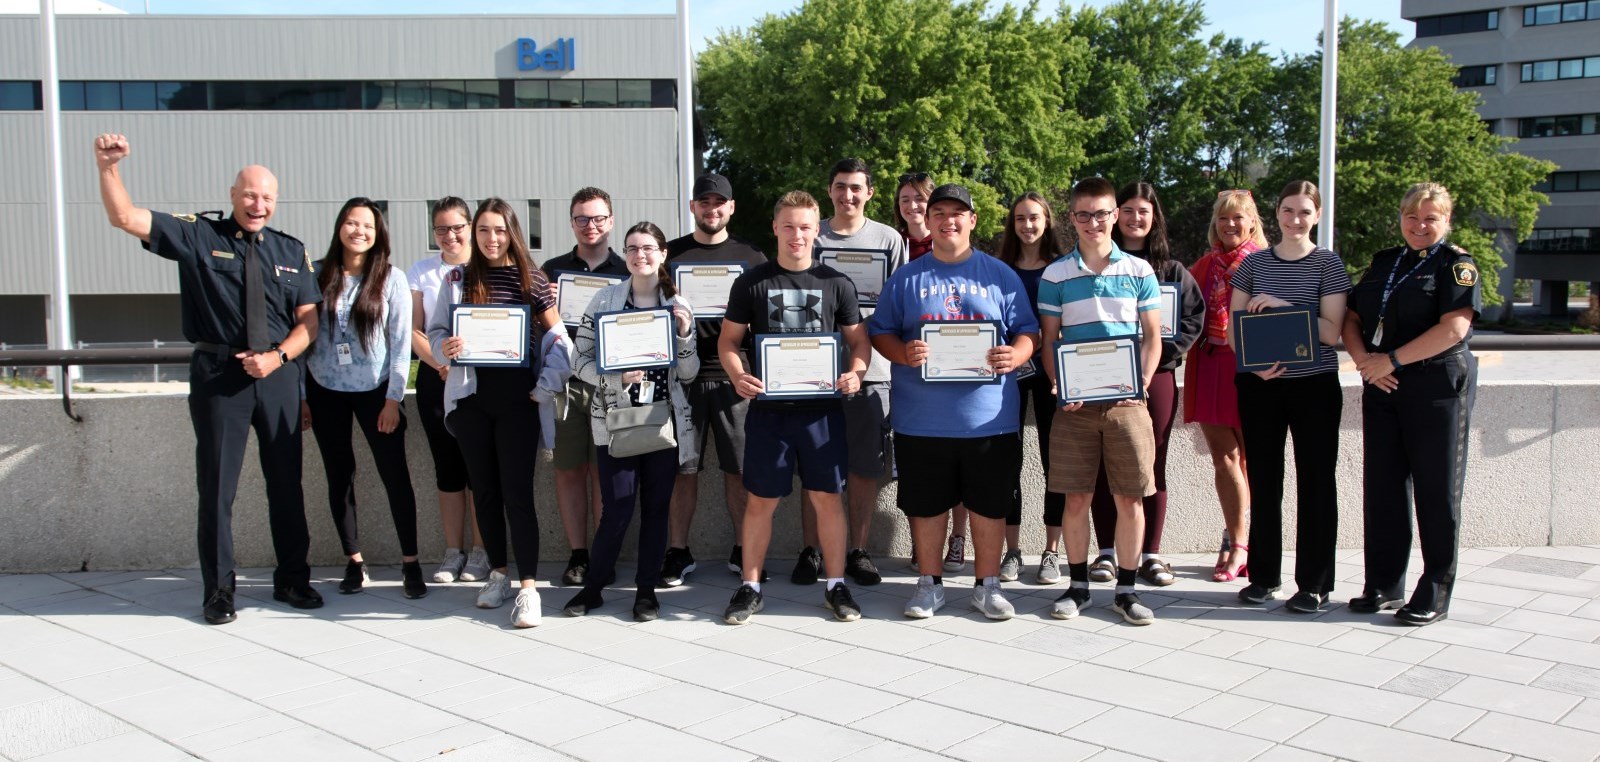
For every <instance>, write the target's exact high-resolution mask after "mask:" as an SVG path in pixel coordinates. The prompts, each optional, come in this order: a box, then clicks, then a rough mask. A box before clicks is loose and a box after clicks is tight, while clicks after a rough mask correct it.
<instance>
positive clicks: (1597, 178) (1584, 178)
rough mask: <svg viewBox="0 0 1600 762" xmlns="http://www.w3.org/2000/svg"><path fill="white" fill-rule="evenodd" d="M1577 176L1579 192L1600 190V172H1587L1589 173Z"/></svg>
mask: <svg viewBox="0 0 1600 762" xmlns="http://www.w3.org/2000/svg"><path fill="white" fill-rule="evenodd" d="M1577 174H1578V190H1586V191H1593V190H1600V170H1591V171H1587V172H1579V173H1577Z"/></svg>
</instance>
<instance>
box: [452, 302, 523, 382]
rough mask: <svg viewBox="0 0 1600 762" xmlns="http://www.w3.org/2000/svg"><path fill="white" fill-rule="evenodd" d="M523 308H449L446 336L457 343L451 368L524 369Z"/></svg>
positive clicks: (509, 305)
mask: <svg viewBox="0 0 1600 762" xmlns="http://www.w3.org/2000/svg"><path fill="white" fill-rule="evenodd" d="M529 312H530V310H529V308H528V305H526V304H452V305H450V335H451V336H454V337H456V338H459V339H461V344H462V349H461V354H459V355H456V359H454V360H451V361H450V362H451V364H454V365H479V366H501V367H527V365H528V315H529Z"/></svg>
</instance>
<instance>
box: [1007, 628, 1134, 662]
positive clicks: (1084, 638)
mask: <svg viewBox="0 0 1600 762" xmlns="http://www.w3.org/2000/svg"><path fill="white" fill-rule="evenodd" d="M1072 621H1073V622H1076V621H1078V620H1072ZM1070 623H1071V622H1069V624H1070ZM1163 624H1164V623H1163ZM1126 644H1127V643H1126V641H1125V640H1124V639H1122V638H1114V637H1110V636H1108V635H1101V634H1098V633H1093V632H1083V631H1081V630H1077V629H1073V628H1070V627H1043V628H1040V629H1037V630H1033V631H1031V632H1028V633H1024V634H1022V635H1019V636H1017V637H1015V638H1012V639H1011V640H1010V641H1007V643H1006V645H1009V646H1012V647H1014V648H1025V649H1027V650H1029V651H1035V652H1037V653H1042V654H1049V655H1051V656H1059V657H1062V658H1065V659H1072V660H1075V661H1088V660H1089V659H1093V658H1095V657H1096V656H1100V655H1103V654H1106V653H1109V652H1111V651H1115V650H1117V649H1118V648H1121V647H1123V646H1124V645H1126Z"/></svg>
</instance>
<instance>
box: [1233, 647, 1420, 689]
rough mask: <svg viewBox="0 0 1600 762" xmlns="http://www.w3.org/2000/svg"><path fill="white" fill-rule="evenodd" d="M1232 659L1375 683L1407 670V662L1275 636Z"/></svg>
mask: <svg viewBox="0 0 1600 762" xmlns="http://www.w3.org/2000/svg"><path fill="white" fill-rule="evenodd" d="M1232 660H1233V661H1238V662H1244V663H1246V664H1254V665H1257V666H1261V667H1271V668H1273V669H1281V670H1287V671H1289V672H1298V673H1300V674H1304V675H1315V676H1317V677H1326V678H1328V679H1331V680H1340V681H1343V682H1347V683H1356V684H1357V685H1366V686H1373V687H1375V686H1378V685H1382V684H1383V683H1385V682H1387V681H1389V680H1392V679H1394V677H1395V676H1396V675H1399V674H1400V673H1401V672H1403V671H1405V665H1404V664H1396V663H1395V662H1392V661H1389V660H1387V659H1377V658H1373V657H1371V656H1361V655H1359V654H1347V653H1342V652H1339V651H1328V650H1326V649H1321V648H1312V647H1310V646H1304V645H1300V644H1298V643H1285V642H1282V641H1274V640H1269V641H1267V642H1265V643H1262V644H1261V645H1258V646H1255V647H1254V648H1249V649H1246V650H1244V651H1241V652H1240V653H1238V654H1236V655H1234V656H1233V658H1232Z"/></svg>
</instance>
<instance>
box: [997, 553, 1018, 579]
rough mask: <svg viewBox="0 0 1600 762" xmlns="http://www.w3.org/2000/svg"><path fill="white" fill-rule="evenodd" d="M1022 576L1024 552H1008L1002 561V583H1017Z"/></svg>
mask: <svg viewBox="0 0 1600 762" xmlns="http://www.w3.org/2000/svg"><path fill="white" fill-rule="evenodd" d="M1020 576H1022V551H1020V550H1015V549H1012V550H1008V551H1006V554H1005V556H1003V557H1001V559H1000V581H1001V582H1016V581H1017V577H1020Z"/></svg>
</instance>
